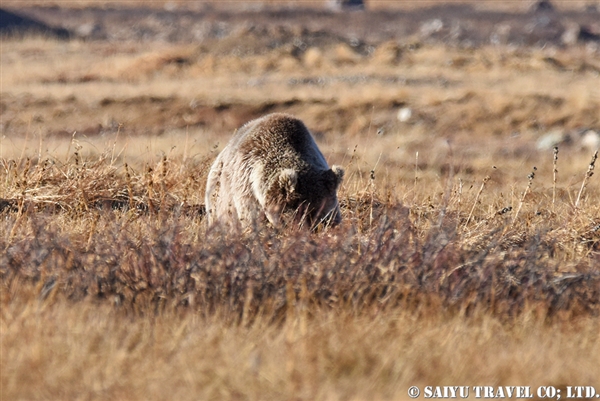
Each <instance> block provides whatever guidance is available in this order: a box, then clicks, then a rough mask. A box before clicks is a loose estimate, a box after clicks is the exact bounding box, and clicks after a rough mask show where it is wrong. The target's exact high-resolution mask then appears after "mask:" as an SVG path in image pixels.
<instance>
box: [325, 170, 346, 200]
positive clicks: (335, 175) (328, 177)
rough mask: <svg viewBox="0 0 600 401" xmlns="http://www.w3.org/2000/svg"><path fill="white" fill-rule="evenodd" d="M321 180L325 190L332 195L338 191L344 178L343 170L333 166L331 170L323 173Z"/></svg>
mask: <svg viewBox="0 0 600 401" xmlns="http://www.w3.org/2000/svg"><path fill="white" fill-rule="evenodd" d="M323 178H324V182H325V185H326V187H327V190H328V191H329V192H330V193H334V192H336V191H337V190H338V188H339V186H340V183H341V182H342V178H344V170H343V169H342V168H341V167H340V166H333V167H332V168H331V169H329V170H326V171H324V172H323Z"/></svg>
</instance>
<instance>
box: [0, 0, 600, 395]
mask: <svg viewBox="0 0 600 401" xmlns="http://www.w3.org/2000/svg"><path fill="white" fill-rule="evenodd" d="M7 3H8V2H7ZM77 3H78V5H76V6H81V7H86V6H89V5H90V4H87V3H88V2H83V1H81V2H77ZM80 3H81V4H80ZM84 3H85V4H84ZM92 3H98V2H92ZM105 3H106V2H105ZM162 3H164V2H162ZM73 4H75V3H73ZM163 5H164V4H163ZM71 6H75V5H71ZM261 40H262V39H261V37H260V36H253V35H252V34H249V33H248V31H244V30H243V29H241V30H239V31H237V33H233V34H231V35H229V36H227V37H225V38H222V39H220V40H207V41H205V42H202V43H166V42H161V41H151V42H148V41H109V40H97V41H93V40H91V41H86V40H81V39H71V40H69V41H61V40H56V39H52V38H50V37H40V36H25V37H21V38H8V37H7V38H3V39H2V46H1V50H0V52H1V53H0V55H1V57H2V64H1V88H0V94H1V97H2V98H1V102H0V110H1V112H2V121H1V123H0V181H1V184H0V217H1V220H0V373H1V378H0V399H2V400H95V399H109V400H188V399H190V400H191V399H196V400H197V399H202V400H204V399H232V400H265V399H273V400H279V399H282V400H284V399H285V400H383V399H394V400H396V399H408V394H407V390H408V388H409V387H410V386H419V387H421V389H422V388H423V386H426V385H430V386H476V385H487V386H519V385H522V386H530V387H531V388H532V390H533V391H534V392H535V390H536V389H537V387H538V386H555V387H556V388H559V389H562V390H563V395H564V391H565V390H564V389H565V388H566V386H595V388H596V389H597V391H598V392H600V376H599V375H598V372H597V371H598V366H600V320H599V316H600V202H599V199H600V183H599V179H598V177H597V175H595V174H594V172H596V173H597V170H595V169H594V168H595V167H596V164H597V162H596V161H595V158H594V157H593V155H594V154H595V152H596V148H595V147H594V146H593V145H594V144H593V143H592V145H590V144H589V143H586V142H585V141H583V140H582V135H581V134H582V133H583V132H584V131H586V130H595V131H596V132H599V133H600V50H599V48H598V46H596V47H594V46H592V45H589V44H587V45H586V44H575V45H571V46H547V47H534V46H513V45H502V44H499V45H495V46H492V45H483V46H476V47H462V46H453V45H448V44H446V43H443V42H429V41H425V40H422V38H419V37H418V36H411V37H407V38H401V39H398V40H389V41H383V42H381V43H373V44H372V46H373V48H372V49H371V50H372V51H370V52H369V53H368V54H365V53H361V52H358V51H356V50H355V49H353V48H352V46H349V45H347V44H346V43H345V42H343V41H342V42H339V43H327V44H325V45H323V46H314V47H309V48H303V49H302V52H301V53H298V52H297V50H296V47H297V46H295V45H285V44H284V45H283V46H280V47H277V48H274V49H265V48H262V47H261V43H262V42H261ZM253 46H254V47H253ZM240 49H255V50H256V49H259V50H260V51H248V52H246V53H244V52H241V53H240ZM273 111H282V112H288V113H292V114H294V115H296V116H297V117H299V118H301V119H303V120H304V121H305V122H306V124H307V126H308V127H309V128H310V129H311V130H312V131H313V133H314V135H315V138H316V140H317V143H318V144H319V146H320V148H321V150H322V151H323V153H324V155H325V156H326V158H327V160H328V162H329V164H330V165H331V164H340V165H343V166H344V167H345V169H346V177H345V181H344V183H343V184H342V187H341V189H340V193H339V198H340V202H341V205H342V215H343V218H344V222H343V223H342V224H341V226H339V227H335V228H332V229H326V230H322V231H320V232H315V233H309V232H306V231H303V230H295V229H291V228H290V229H283V230H275V229H273V228H271V227H268V226H267V227H256V229H255V230H249V231H247V232H243V233H240V232H235V230H232V229H231V228H228V227H212V228H209V227H207V226H206V223H205V222H204V220H203V216H204V205H203V196H204V188H205V180H206V174H207V173H208V168H209V166H210V163H211V162H212V160H213V159H214V158H215V157H216V154H217V152H218V151H220V150H221V149H223V147H224V145H225V144H226V143H227V141H228V138H229V137H230V136H231V134H232V133H233V131H234V130H235V128H237V127H239V126H240V125H241V124H243V123H244V122H246V121H248V120H250V119H252V118H255V117H258V116H260V115H262V114H265V113H268V112H273ZM409 111H410V112H409ZM407 113H408V114H407ZM409 114H410V115H409ZM549 134H552V135H555V136H556V137H559V138H561V139H560V140H559V141H558V142H560V143H558V145H557V149H558V153H556V150H555V149H554V147H553V146H554V145H553V144H550V145H547V144H546V145H544V144H541V143H540V138H544V137H545V136H547V135H549ZM532 173H533V174H532ZM421 398H422V396H421Z"/></svg>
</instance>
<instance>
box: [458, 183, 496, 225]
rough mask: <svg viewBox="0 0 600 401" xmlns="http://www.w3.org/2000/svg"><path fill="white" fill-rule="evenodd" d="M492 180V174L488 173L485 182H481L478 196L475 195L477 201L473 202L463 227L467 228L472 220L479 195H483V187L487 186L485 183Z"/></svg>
mask: <svg viewBox="0 0 600 401" xmlns="http://www.w3.org/2000/svg"><path fill="white" fill-rule="evenodd" d="M489 180H490V176H489V175H486V176H485V178H484V179H483V182H482V183H481V188H479V192H477V196H475V202H473V207H471V211H470V212H469V217H467V221H466V222H465V225H464V226H463V228H465V229H466V228H467V226H468V225H469V222H470V221H471V217H472V216H473V211H474V210H475V206H477V202H479V197H480V196H481V193H482V192H483V189H484V188H485V184H487V182H488V181H489Z"/></svg>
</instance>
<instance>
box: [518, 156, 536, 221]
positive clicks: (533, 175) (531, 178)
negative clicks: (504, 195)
mask: <svg viewBox="0 0 600 401" xmlns="http://www.w3.org/2000/svg"><path fill="white" fill-rule="evenodd" d="M536 170H537V168H536V167H534V168H533V171H532V172H531V173H530V174H529V175H528V176H527V178H528V179H529V182H528V183H527V187H525V191H523V196H521V200H520V201H519V207H517V211H516V212H515V216H514V217H513V221H512V222H513V224H515V222H516V221H517V217H518V216H519V212H520V211H521V207H522V206H523V203H524V202H525V197H526V196H527V194H528V193H529V191H530V190H531V185H532V184H533V179H534V178H535V171H536Z"/></svg>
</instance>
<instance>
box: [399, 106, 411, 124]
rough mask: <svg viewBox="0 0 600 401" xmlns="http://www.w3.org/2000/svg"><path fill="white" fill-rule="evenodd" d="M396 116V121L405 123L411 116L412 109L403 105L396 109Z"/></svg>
mask: <svg viewBox="0 0 600 401" xmlns="http://www.w3.org/2000/svg"><path fill="white" fill-rule="evenodd" d="M397 117H398V121H400V122H402V123H405V122H407V121H408V120H410V118H411V117H412V110H411V109H410V107H403V108H401V109H400V110H398V115H397Z"/></svg>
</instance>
